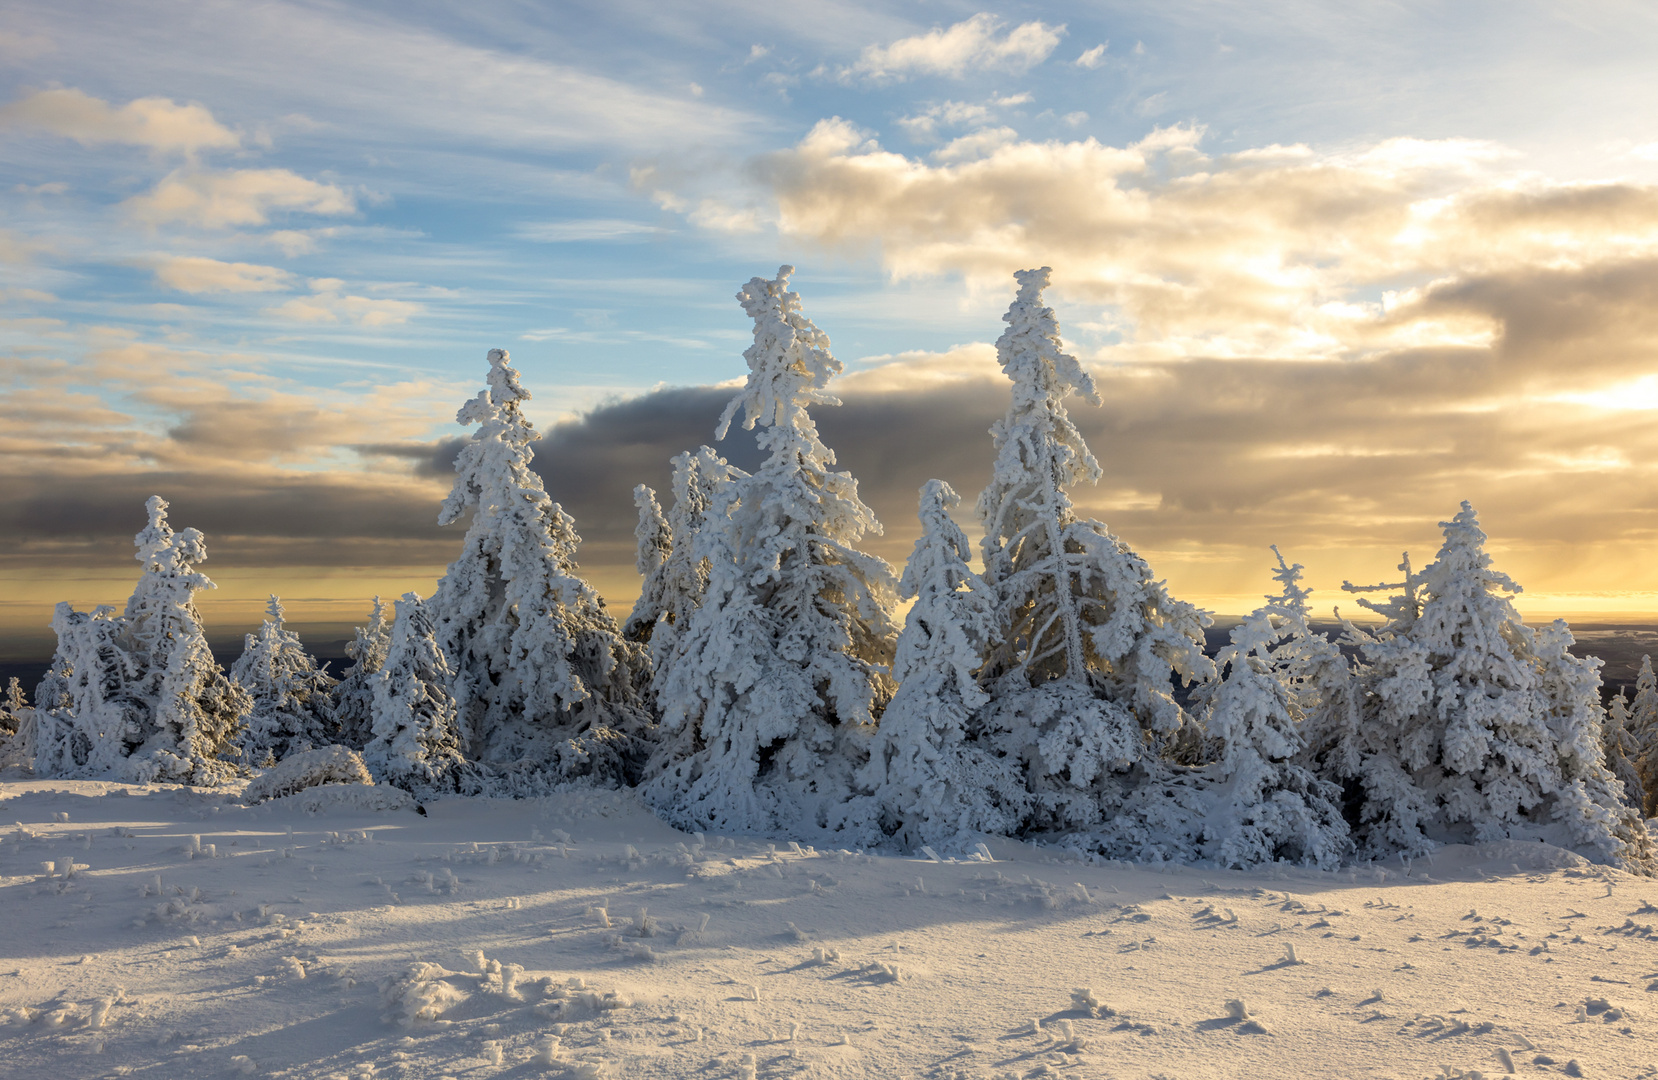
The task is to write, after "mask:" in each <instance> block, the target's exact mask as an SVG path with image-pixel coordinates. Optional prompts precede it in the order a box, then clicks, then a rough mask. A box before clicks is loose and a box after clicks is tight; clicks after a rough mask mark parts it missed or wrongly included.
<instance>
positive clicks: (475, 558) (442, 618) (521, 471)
mask: <svg viewBox="0 0 1658 1080" xmlns="http://www.w3.org/2000/svg"><path fill="white" fill-rule="evenodd" d="M529 397H530V395H529V392H528V391H526V390H525V389H524V388H523V387H522V385H520V383H519V381H518V372H517V371H516V370H514V369H513V368H512V366H511V364H510V362H509V358H508V356H507V354H506V352H505V351H504V350H501V349H492V350H490V353H489V386H488V388H487V389H485V390H484V391H482V392H480V393H479V394H478V396H477V397H476V398H474V399H472V400H471V401H469V402H467V403H466V404H465V405H464V406H462V407H461V409H460V411H459V413H457V414H456V419H457V421H459V422H460V423H462V424H477V425H478V431H477V432H476V433H475V434H474V435H473V437H472V441H471V442H470V443H468V444H467V445H466V447H465V448H463V449H462V450H461V452H460V455H459V457H458V458H457V460H456V462H455V471H456V474H457V475H456V478H455V485H454V488H453V489H452V490H451V492H450V494H449V497H448V498H447V499H446V500H444V503H443V509H442V511H441V513H440V514H439V516H438V524H440V525H448V524H450V523H452V522H454V521H456V520H458V519H459V518H460V517H461V515H463V514H465V513H467V512H468V511H470V512H471V514H472V521H471V524H470V526H469V527H468V529H467V532H466V538H465V540H464V542H463V546H462V552H461V555H460V557H459V558H457V559H456V560H455V561H454V562H452V563H450V564H449V570H448V573H446V574H445V575H444V577H443V579H442V580H441V581H439V582H438V588H437V592H436V593H435V594H433V596H432V598H431V600H430V601H428V602H427V607H428V608H429V610H430V612H431V616H432V621H433V626H434V631H435V633H436V637H437V642H438V646H439V648H441V649H442V651H443V654H444V656H445V657H446V658H447V659H448V661H449V664H450V670H451V672H452V678H453V682H452V684H451V692H452V694H453V697H454V699H455V706H456V709H457V713H458V723H459V731H460V736H461V741H462V743H461V744H462V750H463V752H464V753H465V755H466V756H467V757H468V758H469V759H470V760H473V761H477V762H482V763H487V764H489V765H494V766H503V767H509V768H516V769H518V770H520V771H523V770H528V771H532V772H535V773H538V774H541V775H544V776H545V777H546V778H547V780H548V781H549V782H559V781H565V780H570V779H575V778H583V779H584V780H588V781H592V782H598V783H605V784H611V785H615V784H620V783H623V782H624V781H626V780H627V779H629V777H630V776H631V775H632V773H633V770H634V769H635V767H636V765H637V763H638V761H639V760H640V759H641V758H642V756H643V754H644V751H645V742H644V738H645V736H646V735H647V733H648V729H649V726H650V718H649V716H648V714H647V712H646V710H645V708H644V706H643V704H642V702H641V700H640V699H641V695H642V693H643V691H644V690H645V687H646V685H647V681H648V679H649V677H650V667H649V659H648V656H647V655H646V653H645V651H644V650H643V649H642V648H640V647H639V646H638V645H636V644H634V643H632V642H628V641H625V640H624V639H623V638H622V636H621V634H620V632H619V631H618V629H617V626H616V623H615V621H614V620H613V619H612V618H611V617H610V614H609V613H608V612H607V611H606V610H605V605H604V601H603V600H602V599H601V598H600V597H599V594H598V593H597V592H596V591H594V589H593V587H592V586H591V585H589V584H588V583H587V582H586V581H584V580H582V578H581V577H580V576H579V574H578V572H577V569H576V562H575V552H576V546H577V545H578V544H580V543H581V537H579V536H577V535H576V530H575V522H574V521H573V520H571V518H570V515H568V514H566V513H565V512H564V510H563V509H562V508H561V507H560V506H559V505H558V504H557V503H555V502H553V501H552V499H551V498H549V497H548V495H547V492H546V489H545V488H544V487H543V486H542V482H541V477H540V476H539V475H537V474H536V473H535V472H534V471H533V470H532V469H531V468H530V462H531V460H532V459H533V458H534V450H533V449H532V448H531V443H533V442H534V441H535V440H536V439H538V438H540V436H539V435H538V434H536V431H535V429H534V427H533V426H532V425H531V424H530V422H529V420H528V418H526V417H525V416H524V412H523V403H524V402H526V401H528V400H529ZM388 670H389V669H388Z"/></svg>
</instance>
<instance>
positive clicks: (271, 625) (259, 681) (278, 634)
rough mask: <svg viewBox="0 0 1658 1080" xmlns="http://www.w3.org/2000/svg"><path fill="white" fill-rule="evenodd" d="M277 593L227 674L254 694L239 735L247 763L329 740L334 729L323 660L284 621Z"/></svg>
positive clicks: (328, 678) (263, 761)
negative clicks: (318, 663) (260, 622)
mask: <svg viewBox="0 0 1658 1080" xmlns="http://www.w3.org/2000/svg"><path fill="white" fill-rule="evenodd" d="M282 616H283V608H282V604H281V602H280V601H279V600H278V599H277V598H276V596H275V594H272V595H271V599H270V602H269V603H268V604H266V605H265V621H264V623H263V624H262V625H261V626H260V627H259V630H258V632H257V633H253V634H249V635H247V638H246V640H245V642H244V643H243V647H242V655H241V656H239V657H237V659H236V662H235V663H234V664H232V665H231V666H230V677H231V678H232V679H234V680H235V681H236V682H237V683H238V684H239V685H240V686H241V687H242V689H244V690H246V691H247V692H248V695H249V697H251V698H252V699H253V708H252V710H251V711H250V712H249V713H248V718H247V725H246V727H245V728H244V729H243V731H242V734H241V736H240V738H238V739H237V746H238V749H239V750H240V751H241V755H242V760H243V761H244V762H245V763H246V764H249V765H265V764H275V763H276V762H278V761H281V760H282V759H283V758H285V757H287V756H288V753H289V752H290V751H291V750H311V749H314V748H315V747H318V746H323V745H326V744H328V743H330V742H332V741H333V739H334V735H335V733H336V730H337V724H336V722H335V720H334V705H333V701H332V700H331V699H330V696H329V690H330V689H332V688H333V686H334V682H335V680H334V678H333V676H331V675H329V674H328V670H327V665H323V666H322V667H318V666H317V661H316V658H315V657H313V656H312V655H311V654H310V653H308V652H306V651H305V646H304V645H302V644H300V641H299V635H298V634H296V633H294V632H293V631H292V630H289V629H288V628H287V626H286V625H285V623H284V620H283V617H282Z"/></svg>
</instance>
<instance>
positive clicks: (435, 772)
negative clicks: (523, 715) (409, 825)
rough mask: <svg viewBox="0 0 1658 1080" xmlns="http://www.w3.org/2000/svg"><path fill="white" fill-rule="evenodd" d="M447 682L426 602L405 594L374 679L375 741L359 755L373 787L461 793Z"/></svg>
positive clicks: (460, 768) (460, 762)
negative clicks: (380, 784)
mask: <svg viewBox="0 0 1658 1080" xmlns="http://www.w3.org/2000/svg"><path fill="white" fill-rule="evenodd" d="M451 678H452V676H451V673H450V671H449V662H448V660H447V659H446V658H445V657H444V655H443V650H442V649H441V648H439V647H438V643H437V637H436V633H435V626H434V620H433V618H432V613H431V610H430V605H429V603H428V602H423V601H422V600H421V599H420V596H419V595H418V594H416V593H412V592H411V593H405V594H403V598H402V599H401V600H399V601H398V602H397V614H396V615H395V616H394V618H393V620H392V630H391V641H390V644H389V645H388V647H387V650H386V660H385V663H384V665H382V667H381V669H380V673H379V675H377V676H375V677H374V735H373V738H372V739H370V741H369V743H368V745H367V746H366V747H364V748H363V764H365V765H366V766H368V770H369V772H370V773H371V774H372V775H373V776H374V779H375V780H376V781H378V782H380V783H386V784H395V785H397V786H398V787H401V788H406V789H408V790H409V791H411V792H414V793H415V794H416V795H431V794H452V793H454V792H455V791H457V790H459V789H460V788H461V787H462V785H463V783H464V779H463V778H464V777H466V776H467V771H466V770H465V768H464V765H465V758H464V757H463V756H462V753H461V749H460V744H461V740H460V733H459V730H458V721H457V710H456V708H455V699H454V697H452V696H451V695H450V693H449V686H450V683H451Z"/></svg>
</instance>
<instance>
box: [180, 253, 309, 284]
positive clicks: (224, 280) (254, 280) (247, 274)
mask: <svg viewBox="0 0 1658 1080" xmlns="http://www.w3.org/2000/svg"><path fill="white" fill-rule="evenodd" d="M152 265H153V268H154V271H155V279H156V281H157V282H158V283H159V284H161V285H164V286H166V287H167V288H169V289H176V290H178V291H179V292H186V293H248V292H280V291H282V290H283V289H287V288H289V287H290V284H291V282H292V281H293V277H294V275H293V274H291V273H290V272H288V271H287V270H283V269H281V268H280V267H276V266H260V265H259V264H257V263H245V262H221V261H219V260H218V259H209V258H206V257H203V256H199V255H162V256H158V257H157V258H156V259H155V260H154V262H153V264H152Z"/></svg>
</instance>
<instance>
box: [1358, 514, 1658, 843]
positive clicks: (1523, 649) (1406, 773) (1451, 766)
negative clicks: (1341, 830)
mask: <svg viewBox="0 0 1658 1080" xmlns="http://www.w3.org/2000/svg"><path fill="white" fill-rule="evenodd" d="M1440 527H1441V528H1442V529H1443V530H1444V532H1445V542H1444V544H1443V546H1442V547H1441V548H1440V550H1439V554H1438V557H1437V558H1436V559H1435V561H1434V562H1433V563H1431V564H1429V565H1428V566H1427V567H1425V568H1424V569H1422V570H1421V571H1413V570H1412V569H1411V566H1410V560H1409V558H1408V557H1407V558H1406V559H1405V561H1404V562H1403V563H1402V564H1401V566H1400V569H1401V570H1403V571H1404V574H1405V576H1404V580H1403V581H1402V582H1397V583H1394V584H1391V585H1378V586H1367V587H1355V586H1352V585H1350V584H1349V585H1346V586H1344V588H1347V589H1348V590H1349V591H1353V592H1371V591H1380V590H1388V589H1396V590H1398V592H1397V593H1396V594H1395V595H1394V596H1393V597H1392V598H1391V599H1390V600H1388V601H1387V602H1385V603H1375V602H1372V601H1370V600H1367V599H1361V600H1360V604H1361V605H1362V606H1364V607H1367V608H1369V609H1370V610H1373V611H1375V612H1377V613H1379V614H1381V615H1383V616H1384V617H1385V618H1386V619H1387V622H1386V624H1385V625H1384V626H1383V627H1382V628H1381V629H1380V630H1378V631H1377V632H1376V633H1374V634H1366V633H1364V632H1363V631H1359V630H1356V629H1350V631H1349V634H1350V636H1351V637H1352V638H1353V640H1354V641H1355V642H1356V643H1357V644H1358V646H1359V650H1360V653H1361V655H1362V664H1361V666H1360V668H1359V672H1358V678H1359V680H1360V682H1361V684H1362V686H1363V688H1364V700H1363V706H1362V710H1363V716H1362V720H1361V722H1360V723H1359V724H1358V725H1357V726H1356V727H1355V729H1354V730H1353V731H1352V732H1350V733H1348V736H1347V737H1348V738H1349V739H1350V740H1352V741H1353V742H1354V743H1355V745H1350V746H1347V747H1344V748H1342V749H1341V751H1340V752H1339V753H1338V755H1337V760H1338V761H1340V762H1342V763H1344V764H1346V763H1356V767H1355V766H1354V765H1348V766H1347V768H1346V769H1345V772H1346V775H1347V777H1348V778H1349V779H1351V780H1354V781H1356V782H1357V785H1358V787H1359V788H1360V791H1361V806H1360V808H1359V812H1358V815H1357V820H1356V821H1354V822H1353V824H1354V825H1355V832H1356V834H1357V839H1358V841H1359V844H1360V850H1361V852H1363V853H1364V854H1368V855H1372V856H1377V855H1384V854H1391V853H1393V852H1404V853H1406V854H1417V853H1422V852H1426V851H1427V850H1429V849H1430V848H1431V847H1432V846H1433V845H1434V844H1435V843H1436V842H1447V841H1450V842H1455V841H1461V842H1487V841H1491V840H1497V839H1503V838H1533V837H1535V838H1540V839H1544V838H1546V839H1551V840H1553V841H1555V842H1557V843H1560V844H1562V846H1566V847H1572V848H1576V849H1579V850H1589V851H1591V852H1593V853H1595V854H1596V855H1597V856H1598V857H1599V858H1602V859H1616V860H1621V861H1623V862H1625V864H1626V865H1629V866H1631V867H1637V868H1643V867H1645V866H1646V863H1647V861H1648V860H1649V859H1650V857H1651V850H1650V841H1649V840H1648V838H1647V836H1646V831H1645V828H1644V826H1641V825H1640V822H1639V821H1638V820H1636V818H1635V815H1633V814H1631V813H1629V812H1628V810H1627V808H1626V807H1624V806H1623V804H1622V800H1621V799H1620V798H1619V797H1618V795H1617V794H1616V792H1615V787H1616V785H1615V784H1614V782H1613V778H1612V776H1611V774H1610V773H1609V772H1607V770H1606V766H1605V763H1604V758H1603V756H1602V750H1601V723H1602V715H1603V713H1602V710H1601V706H1600V676H1599V674H1598V673H1597V670H1596V669H1597V668H1598V667H1599V664H1600V662H1599V661H1598V660H1594V661H1590V660H1581V659H1578V658H1577V657H1574V656H1572V655H1571V653H1570V652H1569V651H1568V647H1569V646H1570V645H1571V643H1572V638H1571V634H1570V632H1569V631H1568V630H1567V628H1566V625H1565V623H1564V622H1561V621H1557V622H1555V623H1554V624H1553V625H1551V626H1548V627H1544V628H1542V629H1540V630H1535V629H1533V628H1531V627H1528V626H1526V625H1525V623H1524V622H1523V621H1522V620H1521V618H1520V615H1519V613H1518V612H1517V611H1516V610H1515V609H1514V605H1513V597H1514V595H1516V594H1517V593H1519V591H1520V587H1519V586H1518V585H1516V584H1515V583H1514V582H1513V581H1512V580H1511V579H1510V578H1509V577H1508V576H1507V575H1506V574H1502V573H1500V572H1498V571H1496V570H1493V569H1491V557H1490V555H1489V554H1487V553H1486V551H1485V540H1486V536H1485V533H1484V532H1482V531H1481V530H1480V528H1479V522H1478V518H1477V516H1476V515H1475V513H1474V509H1473V507H1472V506H1470V505H1469V504H1468V503H1466V502H1464V503H1463V504H1462V509H1461V511H1460V512H1459V513H1458V514H1457V515H1456V517H1455V518H1453V519H1452V520H1451V521H1446V522H1441V523H1440Z"/></svg>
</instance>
